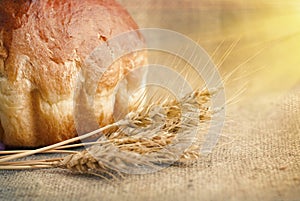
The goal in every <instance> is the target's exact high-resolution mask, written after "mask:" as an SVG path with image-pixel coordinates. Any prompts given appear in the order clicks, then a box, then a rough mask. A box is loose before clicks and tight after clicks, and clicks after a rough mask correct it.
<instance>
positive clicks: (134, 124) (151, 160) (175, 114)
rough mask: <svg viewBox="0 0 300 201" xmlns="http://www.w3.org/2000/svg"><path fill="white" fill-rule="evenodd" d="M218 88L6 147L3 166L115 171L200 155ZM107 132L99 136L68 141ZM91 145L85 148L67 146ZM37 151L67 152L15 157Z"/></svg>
mask: <svg viewBox="0 0 300 201" xmlns="http://www.w3.org/2000/svg"><path fill="white" fill-rule="evenodd" d="M217 91H218V89H215V90H210V91H208V90H206V89H204V90H195V91H194V92H192V93H190V94H188V95H186V96H185V97H183V98H182V99H180V100H179V101H176V100H172V101H168V102H167V101H164V102H159V103H155V104H149V105H148V106H143V107H137V108H136V109H135V110H133V111H131V112H129V113H128V114H127V115H126V117H125V118H124V119H122V120H120V121H118V122H115V123H113V124H110V125H107V126H105V127H102V128H100V129H98V130H96V131H93V132H90V133H87V134H85V135H82V136H79V137H75V138H73V139H70V140H66V141H63V142H60V143H57V144H54V145H51V146H47V147H43V148H40V149H37V150H30V151H28V150H27V151H26V150H23V151H11V152H7V151H2V152H0V154H3V155H4V156H2V157H1V158H0V169H36V168H63V169H69V170H72V171H75V172H81V173H90V174H95V175H98V176H102V177H103V176H104V177H114V175H121V173H122V172H123V173H139V171H140V170H145V169H148V170H149V171H155V170H159V169H160V168H162V167H165V166H168V165H171V164H174V162H177V163H178V162H179V163H187V162H189V161H193V160H195V159H197V158H198V157H199V146H200V145H199V142H198V136H197V129H198V128H199V123H201V122H208V120H210V118H211V115H212V113H214V112H215V111H212V110H211V108H209V107H208V103H209V101H210V99H211V96H212V95H214V94H216V93H217ZM109 129H113V130H114V131H112V132H106V134H105V136H101V137H100V138H99V139H98V140H97V141H96V142H88V143H80V144H73V145H67V144H70V143H73V142H76V141H78V140H83V139H86V138H89V137H91V136H94V135H96V134H98V133H99V132H102V131H106V130H109ZM79 146H88V147H87V148H86V149H85V150H83V151H69V150H65V149H68V148H73V147H79ZM37 153H64V154H68V155H67V156H62V157H59V158H55V159H51V158H50V159H44V160H27V161H26V160H25V161H14V160H16V159H20V158H24V157H25V156H30V155H33V154H37Z"/></svg>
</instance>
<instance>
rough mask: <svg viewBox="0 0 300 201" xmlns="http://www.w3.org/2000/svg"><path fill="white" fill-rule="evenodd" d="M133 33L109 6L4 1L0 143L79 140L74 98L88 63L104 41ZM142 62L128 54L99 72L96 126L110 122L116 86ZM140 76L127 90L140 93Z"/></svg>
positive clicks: (101, 0) (106, 0)
mask: <svg viewBox="0 0 300 201" xmlns="http://www.w3.org/2000/svg"><path fill="white" fill-rule="evenodd" d="M137 28H138V27H137V25H136V23H135V22H134V21H133V19H132V18H131V17H130V15H129V14H128V13H127V11H126V10H125V9H123V8H122V7H121V6H120V5H119V4H118V3H116V2H115V1H113V0H84V1H80V0H51V1H49V0H19V1H11V0H1V1H0V141H1V142H3V143H4V144H5V145H8V146H16V147H20V146H22V147H37V146H45V145H49V144H53V143H56V142H59V141H62V140H66V139H69V138H72V137H74V136H76V129H75V126H74V116H73V115H74V114H73V110H74V107H73V104H74V100H73V96H74V89H75V85H76V79H77V75H78V73H79V72H80V70H81V68H83V65H82V64H83V62H84V60H85V58H86V57H87V56H88V55H89V54H90V53H91V52H92V51H93V50H94V49H95V48H96V47H98V46H99V45H101V44H103V43H105V42H106V40H108V39H110V38H112V37H114V36H116V35H118V34H120V33H123V32H126V31H130V30H135V29H137ZM137 37H138V38H137V40H138V41H140V42H141V43H143V39H142V37H141V36H137ZM126 45H130V43H126ZM146 61H147V59H146V55H145V54H144V53H142V52H136V53H132V54H129V55H126V56H124V57H122V59H120V60H119V61H118V62H115V63H114V64H113V65H112V66H110V67H109V69H108V71H107V72H105V73H104V75H103V76H102V78H101V80H99V87H98V90H97V94H96V95H97V97H99V98H97V99H95V101H96V102H95V111H96V113H95V114H96V116H97V118H98V122H99V124H100V125H105V124H108V123H110V122H111V121H113V118H112V114H113V108H114V107H115V102H116V100H115V96H116V95H115V94H114V93H113V89H114V87H115V86H116V85H117V83H118V82H119V81H120V80H121V79H122V77H124V75H125V74H126V73H127V72H129V71H130V70H131V69H133V68H136V67H140V66H143V65H144V64H145V63H146ZM144 77H145V76H143V75H139V76H133V78H132V79H130V80H128V82H127V84H128V85H131V84H133V85H134V86H137V85H138V84H139V83H141V82H142V81H143V80H142V79H144ZM124 88H126V87H124ZM119 102H120V101H119ZM120 105H122V104H120V103H119V105H118V107H122V106H120ZM125 106H126V105H125ZM117 109H118V108H117ZM120 109H121V108H120Z"/></svg>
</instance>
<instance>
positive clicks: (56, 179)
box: [0, 0, 300, 201]
mask: <svg viewBox="0 0 300 201" xmlns="http://www.w3.org/2000/svg"><path fill="white" fill-rule="evenodd" d="M163 2H165V3H163ZM293 2H295V1H286V4H282V5H280V4H279V3H278V2H273V4H272V3H266V4H263V3H261V2H260V3H257V2H256V1H251V2H248V3H246V2H245V1H236V0H235V1H226V3H224V1H209V0H206V1H203V0H201V1H197V0H183V1H172V2H171V1H170V2H169V1H155V0H146V1H143V2H140V1H137V0H131V1H127V0H122V1H121V3H122V4H123V5H124V6H125V7H127V8H128V9H129V11H130V12H131V14H132V15H133V17H134V18H135V19H136V21H137V22H138V23H139V24H140V26H141V27H162V28H170V29H173V30H175V31H178V32H181V33H184V34H186V35H187V36H189V37H191V38H193V39H194V40H196V41H198V42H199V44H200V45H201V46H203V47H204V48H205V49H206V50H207V51H208V53H209V54H210V55H213V60H214V61H215V63H216V64H217V65H218V66H219V68H220V73H221V74H223V75H225V74H228V73H230V72H232V71H233V70H234V69H236V68H238V70H236V71H235V73H234V74H233V76H232V77H231V78H230V81H229V82H226V84H225V87H226V88H225V89H226V94H227V96H228V97H232V96H234V95H235V94H236V91H237V89H241V88H245V92H244V93H242V94H240V95H239V96H238V97H237V100H238V102H236V103H235V104H232V105H229V106H228V107H226V113H227V119H226V122H225V125H224V129H223V131H222V133H221V134H220V138H219V143H218V145H217V146H216V147H215V149H214V150H213V152H212V153H211V154H210V155H208V156H201V158H200V159H199V160H198V161H197V162H196V163H195V164H192V165H191V166H189V167H170V168H167V169H164V170H162V171H161V172H157V173H154V174H147V175H130V176H127V177H126V178H125V179H124V180H120V181H111V182H107V181H104V180H102V179H100V178H97V177H94V176H86V175H80V174H72V173H70V172H68V171H64V170H58V169H47V170H35V171H1V172H0V200H170V201H171V200H172V201H173V200H251V201H252V200H290V201H294V200H300V58H299V56H298V53H297V50H298V52H299V50H300V47H299V44H300V35H299V34H297V31H300V30H298V29H300V28H299V27H300V26H299V24H300V17H299V14H298V13H299V12H297V10H294V9H295V8H296V7H295V6H293V5H294V4H292V3H293ZM166 4H167V5H166ZM187 21H188V22H190V23H187ZM235 42H236V45H235V46H234V48H232V51H231V52H230V55H229V56H228V57H226V59H225V61H223V60H222V57H223V56H224V53H225V52H226V50H228V49H229V48H230V46H231V45H232V44H234V43H235ZM220 44H221V45H220ZM218 47H219V49H218ZM216 49H217V51H215V50H216ZM214 52H215V53H214ZM244 83H247V85H244ZM41 157H43V156H41Z"/></svg>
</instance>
